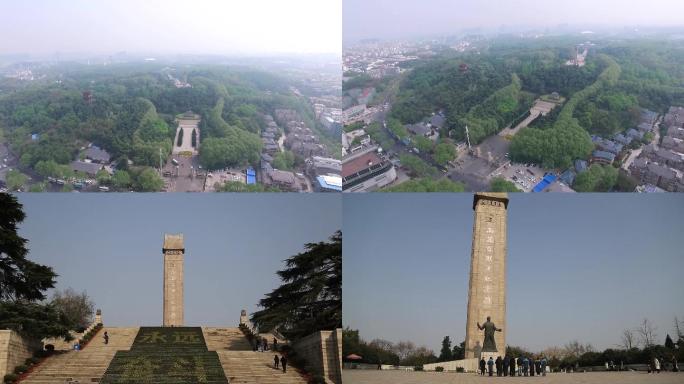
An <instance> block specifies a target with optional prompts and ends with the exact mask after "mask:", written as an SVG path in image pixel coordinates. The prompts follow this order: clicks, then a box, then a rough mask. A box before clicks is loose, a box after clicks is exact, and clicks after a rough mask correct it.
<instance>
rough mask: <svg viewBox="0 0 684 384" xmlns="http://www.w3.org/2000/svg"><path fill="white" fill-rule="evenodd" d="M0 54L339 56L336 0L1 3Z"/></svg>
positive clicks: (27, 0) (339, 4) (338, 6)
mask: <svg viewBox="0 0 684 384" xmlns="http://www.w3.org/2000/svg"><path fill="white" fill-rule="evenodd" d="M0 4H1V5H2V6H1V7H0V9H1V11H0V36H3V38H2V39H0V53H53V52H56V51H60V52H91V53H114V52H119V51H127V52H139V53H156V52H159V53H198V54H263V53H339V52H340V51H341V44H342V40H341V39H342V20H341V19H342V9H341V8H342V0H325V1H320V0H287V1H282V0H229V1H224V0H145V1H137V0H97V1H91V0H64V1H52V0H22V1H14V0H0Z"/></svg>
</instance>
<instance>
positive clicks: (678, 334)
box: [674, 316, 684, 340]
mask: <svg viewBox="0 0 684 384" xmlns="http://www.w3.org/2000/svg"><path fill="white" fill-rule="evenodd" d="M674 320H675V331H677V340H679V339H681V338H684V335H682V331H681V330H680V328H679V319H677V316H675V319H674Z"/></svg>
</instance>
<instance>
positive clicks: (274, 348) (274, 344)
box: [273, 337, 278, 351]
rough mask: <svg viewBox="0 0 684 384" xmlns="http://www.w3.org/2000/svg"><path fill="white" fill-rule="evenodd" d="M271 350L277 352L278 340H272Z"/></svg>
mask: <svg viewBox="0 0 684 384" xmlns="http://www.w3.org/2000/svg"><path fill="white" fill-rule="evenodd" d="M273 350H274V351H277V350H278V339H276V338H275V337H274V338H273Z"/></svg>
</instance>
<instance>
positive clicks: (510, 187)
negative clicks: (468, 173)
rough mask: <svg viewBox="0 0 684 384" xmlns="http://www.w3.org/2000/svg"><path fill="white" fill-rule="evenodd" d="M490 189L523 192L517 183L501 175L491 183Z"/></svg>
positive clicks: (493, 190) (492, 190)
mask: <svg viewBox="0 0 684 384" xmlns="http://www.w3.org/2000/svg"><path fill="white" fill-rule="evenodd" d="M489 190H490V191H491V192H522V191H521V190H520V189H518V187H516V186H515V183H513V182H511V181H508V180H506V179H503V178H501V177H495V178H493V179H492V181H491V182H490V183H489Z"/></svg>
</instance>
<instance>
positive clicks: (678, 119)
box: [629, 106, 684, 192]
mask: <svg viewBox="0 0 684 384" xmlns="http://www.w3.org/2000/svg"><path fill="white" fill-rule="evenodd" d="M660 124H661V125H662V126H663V127H664V132H665V136H663V138H662V140H661V141H660V145H658V144H657V140H656V141H654V142H653V143H651V144H649V145H647V146H645V147H644V149H643V151H641V154H640V155H639V156H638V157H637V158H636V159H635V160H634V161H633V162H632V163H631V165H630V167H629V171H630V173H631V174H632V176H634V177H635V178H636V179H637V180H638V181H639V183H640V186H639V190H640V191H644V192H652V191H663V190H664V191H668V192H683V191H684V177H683V175H684V107H678V106H672V107H670V109H669V110H668V112H667V114H666V115H665V116H664V117H663V119H662V121H661V123H660Z"/></svg>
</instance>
